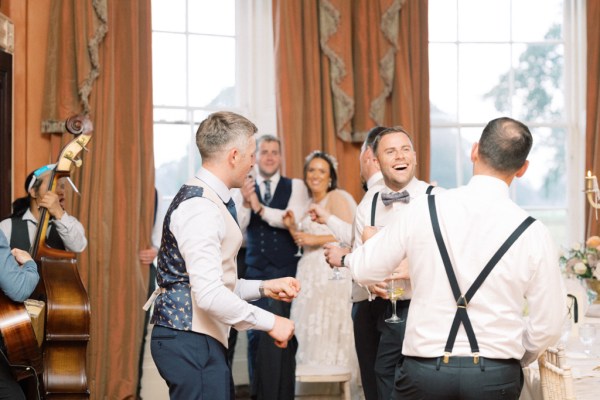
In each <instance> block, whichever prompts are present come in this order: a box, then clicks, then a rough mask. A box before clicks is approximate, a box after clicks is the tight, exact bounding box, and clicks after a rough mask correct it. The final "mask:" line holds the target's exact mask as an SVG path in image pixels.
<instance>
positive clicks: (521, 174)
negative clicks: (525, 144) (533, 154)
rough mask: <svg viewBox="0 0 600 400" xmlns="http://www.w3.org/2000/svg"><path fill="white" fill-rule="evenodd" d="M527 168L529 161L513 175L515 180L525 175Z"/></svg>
mask: <svg viewBox="0 0 600 400" xmlns="http://www.w3.org/2000/svg"><path fill="white" fill-rule="evenodd" d="M528 167H529V160H525V162H524V163H523V166H522V167H521V168H519V169H518V170H517V173H516V174H515V176H516V177H517V178H520V177H522V176H523V175H525V172H526V171H527V168H528Z"/></svg>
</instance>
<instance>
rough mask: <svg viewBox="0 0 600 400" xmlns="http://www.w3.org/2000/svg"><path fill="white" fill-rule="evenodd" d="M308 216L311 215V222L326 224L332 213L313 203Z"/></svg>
mask: <svg viewBox="0 0 600 400" xmlns="http://www.w3.org/2000/svg"><path fill="white" fill-rule="evenodd" d="M308 215H310V219H311V220H313V221H315V222H318V223H320V224H326V223H327V220H328V219H329V217H330V216H331V213H330V212H329V211H327V210H326V209H325V208H324V207H322V206H320V205H319V204H316V203H313V204H311V205H310V207H309V208H308Z"/></svg>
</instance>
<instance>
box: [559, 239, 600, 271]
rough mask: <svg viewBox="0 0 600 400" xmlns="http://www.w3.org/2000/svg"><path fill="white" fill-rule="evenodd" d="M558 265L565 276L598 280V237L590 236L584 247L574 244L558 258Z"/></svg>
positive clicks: (599, 242) (599, 268) (599, 258)
mask: <svg viewBox="0 0 600 400" xmlns="http://www.w3.org/2000/svg"><path fill="white" fill-rule="evenodd" d="M559 263H560V266H561V268H563V269H564V270H565V271H566V272H567V274H574V275H576V276H577V277H579V278H592V279H600V237H598V236H590V237H589V238H588V240H586V242H585V245H581V244H580V243H575V244H574V245H573V246H571V248H570V249H569V250H568V251H567V253H566V254H563V255H561V256H560V259H559Z"/></svg>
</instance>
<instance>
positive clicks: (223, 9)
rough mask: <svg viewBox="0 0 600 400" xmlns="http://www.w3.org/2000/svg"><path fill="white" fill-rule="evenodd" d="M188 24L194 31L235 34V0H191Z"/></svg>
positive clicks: (190, 29) (212, 33) (189, 2)
mask: <svg viewBox="0 0 600 400" xmlns="http://www.w3.org/2000/svg"><path fill="white" fill-rule="evenodd" d="M188 24H189V25H188V26H189V28H188V29H189V31H190V32H192V33H204V34H211V35H228V36H234V35H235V1H234V0H219V1H214V0H189V1H188Z"/></svg>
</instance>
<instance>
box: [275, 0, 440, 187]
mask: <svg viewBox="0 0 600 400" xmlns="http://www.w3.org/2000/svg"><path fill="white" fill-rule="evenodd" d="M427 9H428V4H427V1H420V0H405V1H402V0H377V1H368V0H352V1H345V0H303V1H297V2H295V1H294V2H291V1H285V0H273V24H274V41H275V64H276V65H275V70H276V97H277V125H278V132H279V135H280V136H281V138H282V142H283V148H284V155H285V172H286V173H287V174H288V175H290V176H296V177H299V176H301V171H302V166H303V163H304V157H305V156H306V155H307V154H308V153H310V152H311V151H312V150H315V149H321V150H324V151H326V152H328V153H331V154H332V155H334V156H336V157H337V158H338V161H339V175H340V182H341V185H342V187H343V188H344V189H346V190H348V191H349V192H351V193H352V194H353V195H354V196H355V197H356V198H358V199H359V198H360V197H362V192H361V189H360V179H359V167H358V154H359V152H360V145H361V143H362V141H363V140H364V138H365V134H366V132H368V131H369V130H370V129H371V128H372V127H373V126H376V125H386V126H393V125H402V126H404V127H405V128H406V129H407V130H408V131H409V132H410V133H411V134H412V135H413V139H414V144H415V149H416V151H417V159H418V162H419V163H418V166H417V175H418V177H419V178H421V179H428V178H429V66H428V32H427V29H428V25H427Z"/></svg>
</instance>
